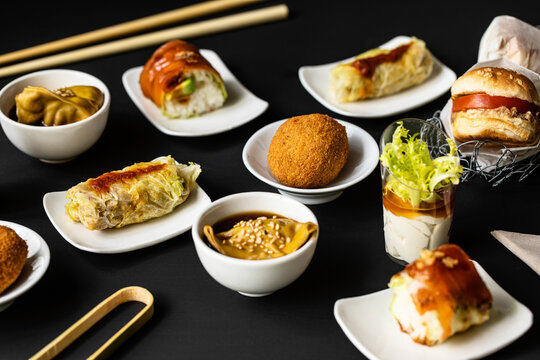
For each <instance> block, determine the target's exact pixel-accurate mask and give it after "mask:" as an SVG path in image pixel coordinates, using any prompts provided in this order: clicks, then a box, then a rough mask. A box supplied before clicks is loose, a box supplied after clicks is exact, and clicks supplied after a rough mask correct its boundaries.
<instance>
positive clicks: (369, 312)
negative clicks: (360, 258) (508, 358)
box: [334, 262, 533, 360]
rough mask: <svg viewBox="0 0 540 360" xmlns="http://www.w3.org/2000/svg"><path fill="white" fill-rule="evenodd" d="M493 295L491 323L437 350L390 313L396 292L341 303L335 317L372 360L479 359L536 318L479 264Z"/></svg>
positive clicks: (520, 331) (475, 328) (461, 335)
mask: <svg viewBox="0 0 540 360" xmlns="http://www.w3.org/2000/svg"><path fill="white" fill-rule="evenodd" d="M474 265H475V266H476V269H477V270H478V273H479V274H480V276H481V277H482V279H483V280H484V282H485V283H486V286H487V287H488V289H489V291H491V295H492V296H493V307H492V309H491V316H490V319H489V320H488V321H487V322H485V323H484V324H482V325H479V326H474V327H472V328H470V329H469V330H467V331H466V332H463V333H459V334H456V335H454V336H452V337H450V338H449V339H448V340H446V341H445V342H444V343H442V344H440V345H436V346H433V347H429V346H424V345H420V344H417V343H415V342H414V341H413V340H412V339H411V338H410V337H409V335H407V334H405V333H404V332H402V331H401V330H400V328H399V325H398V323H397V321H396V320H395V319H394V317H393V315H392V314H391V313H390V310H389V306H390V300H391V299H392V290H391V289H386V290H382V291H379V292H375V293H372V294H368V295H364V296H358V297H352V298H346V299H340V300H338V301H336V303H335V306H334V316H335V317H336V320H337V322H338V324H339V325H340V326H341V328H342V329H343V331H344V332H345V334H346V335H347V337H348V338H349V340H350V341H351V342H352V343H353V344H354V346H356V347H357V348H358V350H360V351H361V352H362V353H363V354H364V355H365V356H367V357H368V358H369V359H372V360H374V359H378V360H386V359H401V360H408V359H411V360H413V359H414V360H416V359H437V360H446V359H448V360H450V359H451V360H458V359H477V358H480V357H484V356H487V355H489V354H492V353H494V352H495V351H497V350H499V349H501V348H503V347H504V346H506V345H508V344H510V343H511V342H512V341H514V340H516V339H517V338H518V337H520V336H521V335H523V334H524V333H525V332H526V331H527V330H528V329H529V328H530V327H531V325H532V319H533V315H532V313H531V311H530V310H529V309H528V308H526V307H525V306H524V305H523V304H521V303H519V302H518V301H516V300H515V299H514V298H513V297H512V296H510V295H509V294H508V293H507V292H506V291H504V290H503V289H502V288H501V287H500V286H499V285H497V283H495V281H493V279H492V278H491V277H490V276H489V275H488V274H487V273H486V271H485V270H484V269H483V268H482V267H481V266H480V265H479V264H478V263H476V262H475V263H474Z"/></svg>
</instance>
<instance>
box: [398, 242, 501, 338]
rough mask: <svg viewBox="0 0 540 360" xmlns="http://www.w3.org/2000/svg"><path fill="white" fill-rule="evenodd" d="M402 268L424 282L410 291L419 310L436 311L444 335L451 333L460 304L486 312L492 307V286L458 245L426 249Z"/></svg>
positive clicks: (421, 312)
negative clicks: (413, 291) (414, 290)
mask: <svg viewBox="0 0 540 360" xmlns="http://www.w3.org/2000/svg"><path fill="white" fill-rule="evenodd" d="M403 271H405V272H406V273H407V274H408V275H409V276H410V277H411V278H413V279H417V280H419V281H421V282H422V283H423V284H424V286H422V287H420V288H419V289H418V291H417V292H416V293H414V294H411V297H412V299H413V301H414V304H415V306H416V310H417V311H418V313H420V314H424V313H425V312H426V311H431V310H435V311H437V313H438V316H439V320H440V322H441V325H442V326H443V330H444V335H445V337H448V336H450V334H451V333H452V318H453V316H454V313H455V311H456V310H457V309H458V307H472V308H476V309H477V310H479V311H480V312H484V313H485V312H487V311H489V309H490V308H491V303H492V301H493V298H492V296H491V293H490V292H489V289H488V288H487V286H486V284H484V281H483V280H482V278H480V275H478V272H477V271H476V268H475V267H474V264H473V262H472V261H471V259H470V258H469V256H468V255H467V254H466V253H465V252H464V251H463V250H462V249H461V248H460V247H459V246H457V245H454V244H448V245H443V246H441V247H439V248H437V249H436V250H434V251H429V250H425V251H423V252H422V253H421V256H420V259H418V260H416V261H415V262H413V263H411V264H409V265H407V266H406V267H405V269H404V270H403Z"/></svg>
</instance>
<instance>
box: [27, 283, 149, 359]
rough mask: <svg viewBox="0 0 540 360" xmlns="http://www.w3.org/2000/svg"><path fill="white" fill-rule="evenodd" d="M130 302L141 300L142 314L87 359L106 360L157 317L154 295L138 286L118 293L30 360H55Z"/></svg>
mask: <svg viewBox="0 0 540 360" xmlns="http://www.w3.org/2000/svg"><path fill="white" fill-rule="evenodd" d="M128 301H139V302H142V303H144V304H146V306H145V307H144V308H143V309H142V310H141V311H139V313H138V314H137V315H135V316H134V317H133V318H132V319H131V320H130V321H129V322H128V323H127V324H126V325H124V327H122V328H121V329H120V330H119V331H118V332H116V334H114V335H113V336H111V338H110V339H109V340H107V341H106V342H105V344H103V345H102V346H101V347H100V348H99V349H98V350H97V351H96V352H94V353H93V354H92V355H91V356H90V357H88V359H105V358H107V357H108V356H109V355H111V354H112V353H113V351H114V350H116V349H117V348H118V347H119V346H120V345H121V344H122V343H123V342H124V341H126V340H127V339H128V338H129V337H130V336H131V335H133V334H134V333H135V332H136V331H137V330H139V329H140V327H141V326H142V325H144V323H146V321H148V319H150V318H151V317H152V315H153V314H154V297H153V296H152V294H151V293H150V292H149V291H148V290H146V289H144V288H142V287H139V286H129V287H125V288H123V289H120V290H118V291H117V292H115V293H114V294H112V295H111V296H109V297H108V298H107V299H105V300H103V301H102V302H101V303H100V304H99V305H97V306H96V307H95V308H93V309H92V310H90V312H88V313H87V314H86V315H84V316H83V317H82V318H81V319H80V320H79V321H77V322H76V323H75V324H73V325H72V326H71V327H69V328H68V329H67V330H66V331H64V332H63V333H62V334H60V335H59V336H58V337H57V338H56V339H54V340H53V341H51V342H50V343H49V344H48V345H47V346H45V347H44V348H43V349H41V350H40V351H39V352H37V353H36V354H35V355H34V356H32V357H31V358H30V360H47V359H52V358H54V357H55V356H56V355H58V354H59V353H60V352H62V351H63V350H64V349H65V348H66V347H67V346H69V345H70V344H71V343H72V342H73V341H75V340H76V339H77V338H79V337H80V336H81V335H82V334H84V333H85V332H86V331H87V330H88V329H90V328H91V327H92V326H93V325H94V324H95V323H97V322H98V321H99V320H101V319H102V318H103V317H104V316H105V315H107V314H108V313H109V312H111V311H112V310H114V309H115V308H116V307H117V306H118V305H121V304H123V303H126V302H128Z"/></svg>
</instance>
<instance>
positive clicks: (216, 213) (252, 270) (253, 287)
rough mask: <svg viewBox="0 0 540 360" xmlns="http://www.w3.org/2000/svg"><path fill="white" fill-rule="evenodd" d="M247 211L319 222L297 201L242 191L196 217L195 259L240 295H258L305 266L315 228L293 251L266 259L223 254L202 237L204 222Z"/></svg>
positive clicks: (295, 275) (292, 278) (293, 277)
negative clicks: (304, 241)
mask: <svg viewBox="0 0 540 360" xmlns="http://www.w3.org/2000/svg"><path fill="white" fill-rule="evenodd" d="M250 212H267V213H274V214H277V215H281V216H284V217H287V218H289V219H292V220H295V221H298V222H312V223H314V224H316V225H317V226H318V225H319V223H318V221H317V218H316V217H315V215H314V214H313V212H312V211H311V210H310V209H309V208H308V207H307V206H305V205H303V204H301V203H300V202H298V201H296V200H294V199H292V198H289V197H286V196H283V195H280V194H275V193H267V192H246V193H238V194H234V195H230V196H226V197H224V198H221V199H219V200H217V201H214V202H213V203H211V204H210V205H209V206H208V207H206V208H205V209H204V210H203V211H202V212H201V213H200V214H199V215H198V216H197V217H196V220H195V222H194V223H193V227H192V228H191V234H192V237H193V242H194V244H195V249H196V251H197V255H198V256H199V259H200V261H201V263H202V265H203V266H204V268H205V269H206V271H207V272H208V273H209V274H210V276H212V277H213V278H214V279H215V280H216V281H217V282H218V283H220V284H221V285H223V286H225V287H227V288H229V289H231V290H235V291H238V292H239V293H240V294H242V295H246V296H252V297H258V296H265V295H269V294H271V293H273V292H274V291H276V290H279V289H281V288H283V287H285V286H287V285H289V284H290V283H292V282H293V281H295V280H296V279H297V278H298V277H299V276H300V275H302V273H303V272H304V270H306V268H307V266H308V265H309V263H310V261H311V258H312V257H313V253H314V252H315V247H316V246H317V239H318V234H319V229H317V231H316V232H315V233H314V234H312V235H311V238H310V239H308V240H307V242H306V243H305V244H304V245H303V246H302V247H300V248H299V249H298V250H296V251H295V252H293V253H291V254H288V255H284V256H282V257H279V258H274V259H266V260H246V259H237V258H233V257H230V256H227V255H223V254H221V253H219V252H217V251H216V250H214V249H213V248H212V247H210V245H209V243H208V242H207V241H206V240H205V239H204V235H203V228H204V226H205V225H214V224H215V223H217V222H219V221H220V220H223V219H225V218H228V217H231V216H234V215H237V214H242V213H250Z"/></svg>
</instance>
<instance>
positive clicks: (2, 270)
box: [0, 225, 28, 294]
mask: <svg viewBox="0 0 540 360" xmlns="http://www.w3.org/2000/svg"><path fill="white" fill-rule="evenodd" d="M27 256H28V246H27V245H26V241H24V240H23V239H21V238H20V237H19V235H17V233H16V232H15V231H14V230H13V229H11V228H9V227H7V226H2V225H0V294H1V293H2V292H4V290H6V289H7V288H8V287H9V286H10V285H11V284H13V283H14V282H15V280H17V278H18V277H19V275H20V274H21V271H22V269H23V267H24V264H25V263H26V257H27Z"/></svg>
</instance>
